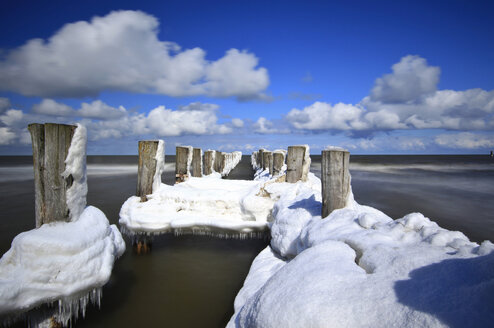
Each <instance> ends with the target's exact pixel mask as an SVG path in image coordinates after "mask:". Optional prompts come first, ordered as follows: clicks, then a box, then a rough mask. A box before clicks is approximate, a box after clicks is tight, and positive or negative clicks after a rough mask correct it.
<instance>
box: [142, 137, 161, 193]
mask: <svg viewBox="0 0 494 328" xmlns="http://www.w3.org/2000/svg"><path fill="white" fill-rule="evenodd" d="M158 144H159V141H158V140H143V141H139V164H138V166H137V191H136V194H137V196H139V197H141V202H146V201H147V200H148V199H147V197H146V195H150V194H152V193H153V179H154V174H155V173H156V163H157V161H156V153H157V151H158Z"/></svg>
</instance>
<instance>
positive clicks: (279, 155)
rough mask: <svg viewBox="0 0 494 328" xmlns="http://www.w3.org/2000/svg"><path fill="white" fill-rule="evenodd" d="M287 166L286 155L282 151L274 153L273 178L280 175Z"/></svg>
mask: <svg viewBox="0 0 494 328" xmlns="http://www.w3.org/2000/svg"><path fill="white" fill-rule="evenodd" d="M283 165H285V153H283V152H281V151H274V152H273V173H272V175H273V176H276V175H279V174H280V172H281V170H282V169H283Z"/></svg>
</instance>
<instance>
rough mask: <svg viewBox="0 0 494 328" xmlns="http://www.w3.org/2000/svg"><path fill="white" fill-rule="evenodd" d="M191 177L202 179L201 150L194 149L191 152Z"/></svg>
mask: <svg viewBox="0 0 494 328" xmlns="http://www.w3.org/2000/svg"><path fill="white" fill-rule="evenodd" d="M192 176H193V177H196V178H200V177H202V149H201V148H194V150H193V152H192Z"/></svg>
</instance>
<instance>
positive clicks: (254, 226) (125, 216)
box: [119, 140, 275, 237]
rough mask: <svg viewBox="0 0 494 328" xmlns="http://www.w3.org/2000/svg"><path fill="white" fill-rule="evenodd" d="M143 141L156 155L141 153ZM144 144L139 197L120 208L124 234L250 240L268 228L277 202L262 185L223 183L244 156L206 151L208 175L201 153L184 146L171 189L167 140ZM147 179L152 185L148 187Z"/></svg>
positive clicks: (226, 181)
mask: <svg viewBox="0 0 494 328" xmlns="http://www.w3.org/2000/svg"><path fill="white" fill-rule="evenodd" d="M144 143H146V144H149V145H154V146H152V147H149V148H150V149H151V148H152V149H153V151H150V152H145V151H142V152H141V145H143V144H144ZM139 144H140V146H139V147H140V151H139V158H140V159H139V181H138V193H137V194H138V195H137V196H132V197H130V198H129V199H127V201H126V202H125V203H124V204H123V205H122V208H121V210H120V220H119V223H120V226H121V228H122V231H123V232H124V233H126V234H128V235H131V236H141V235H157V234H162V233H167V232H174V233H176V234H182V233H194V234H210V235H215V236H219V237H232V236H239V237H245V236H256V235H258V234H259V233H263V232H264V231H265V230H266V228H267V222H268V221H269V220H270V213H271V209H272V207H273V204H274V201H275V199H273V198H271V197H267V196H266V195H260V194H259V192H260V189H261V187H262V185H263V182H262V181H261V180H259V179H256V180H255V181H239V180H235V181H234V180H225V179H222V177H223V176H226V175H228V174H229V173H230V171H231V170H232V169H233V168H235V166H236V165H237V164H238V163H239V161H240V159H241V157H242V153H241V152H233V153H223V152H219V151H212V150H208V151H206V153H205V156H204V174H205V175H203V165H202V151H201V149H199V148H192V147H191V146H179V147H177V149H176V151H177V156H176V169H175V174H176V184H175V185H174V186H169V185H166V184H163V183H161V173H162V171H163V169H162V166H163V165H162V164H163V163H164V142H163V141H162V140H159V141H141V142H140V143H139ZM142 147H143V146H142ZM141 162H142V165H141ZM146 168H147V169H146ZM149 168H151V169H149ZM191 171H192V172H191ZM144 172H145V173H144ZM146 174H147V177H145V176H144V175H146ZM146 180H148V181H149V182H147V183H144V181H146ZM143 184H145V185H146V186H144V187H143V186H142V185H143Z"/></svg>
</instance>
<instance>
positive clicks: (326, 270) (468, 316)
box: [228, 173, 494, 328]
mask: <svg viewBox="0 0 494 328" xmlns="http://www.w3.org/2000/svg"><path fill="white" fill-rule="evenodd" d="M277 185H283V184H277ZM278 188H280V189H283V187H281V186H279V187H278ZM278 196H279V200H278V201H277V202H276V203H275V205H274V209H273V213H272V215H273V221H272V222H271V223H270V227H271V236H272V239H271V245H270V246H268V247H267V248H266V249H265V250H263V251H262V252H261V253H260V254H259V255H258V256H257V257H256V259H255V260H254V262H253V264H252V266H251V269H250V272H249V274H248V276H247V278H246V280H245V282H244V286H243V287H242V289H241V290H240V292H239V293H238V295H237V297H236V299H235V313H234V315H233V316H232V318H231V320H230V322H229V323H228V327H230V328H231V327H391V326H393V327H447V326H457V327H482V326H489V325H491V324H492V322H493V320H494V312H493V311H492V306H493V304H494V245H493V244H492V243H491V242H489V241H485V242H483V243H482V244H481V245H478V244H476V243H473V242H470V241H469V240H468V238H467V237H466V236H465V235H463V234H462V233H461V232H458V231H449V230H446V229H443V228H441V227H439V226H438V225H437V224H436V223H435V222H433V221H431V220H430V219H428V218H426V217H424V215H422V214H420V213H411V214H408V215H406V216H405V217H403V218H401V219H398V220H393V219H391V218H390V217H388V216H387V215H385V214H384V213H382V212H380V211H378V210H377V209H374V208H371V207H368V206H362V205H359V204H358V203H356V202H355V201H354V200H353V195H350V196H349V199H348V202H347V206H346V207H345V208H343V209H339V210H336V211H334V212H332V213H331V214H330V216H328V217H327V218H325V219H321V215H320V213H321V193H320V181H319V179H318V178H317V177H315V176H314V175H313V174H311V173H310V174H309V178H308V181H307V182H305V183H302V182H298V183H297V184H294V185H293V187H292V188H285V189H284V190H283V191H282V192H280V193H279V194H278Z"/></svg>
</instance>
